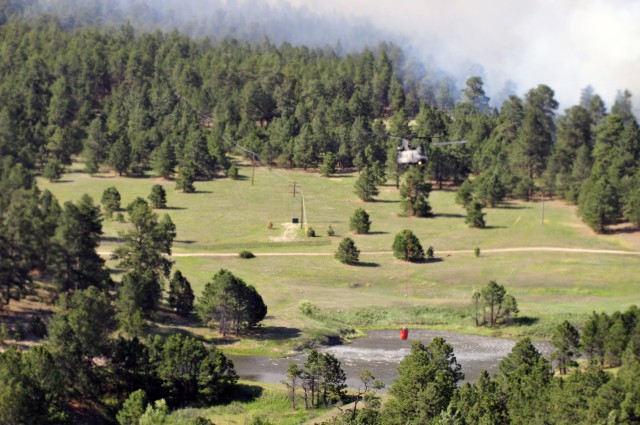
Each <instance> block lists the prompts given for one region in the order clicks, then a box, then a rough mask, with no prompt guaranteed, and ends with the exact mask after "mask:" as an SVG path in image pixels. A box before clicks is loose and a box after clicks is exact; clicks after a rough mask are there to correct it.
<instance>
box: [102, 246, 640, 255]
mask: <svg viewBox="0 0 640 425" xmlns="http://www.w3.org/2000/svg"><path fill="white" fill-rule="evenodd" d="M509 252H565V253H574V254H605V255H635V256H640V251H621V250H613V249H582V248H561V247H544V246H541V247H520V248H494V249H482V253H483V254H501V253H509ZM391 253H392V251H361V252H360V254H363V255H387V254H391ZM436 253H437V254H445V255H452V254H471V253H473V250H471V249H465V250H458V251H455V250H453V251H451V250H449V251H447V250H445V251H440V250H438V251H436ZM98 254H100V255H102V256H105V257H107V256H110V255H111V252H109V251H101V252H98ZM254 254H255V256H256V257H321V256H327V255H334V253H333V252H264V253H255V252H254ZM237 256H238V254H237V253H222V252H185V253H174V254H172V257H237Z"/></svg>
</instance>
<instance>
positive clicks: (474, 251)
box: [473, 246, 480, 257]
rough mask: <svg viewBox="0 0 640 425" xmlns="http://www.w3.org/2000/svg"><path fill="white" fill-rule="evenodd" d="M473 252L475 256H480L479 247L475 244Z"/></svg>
mask: <svg viewBox="0 0 640 425" xmlns="http://www.w3.org/2000/svg"><path fill="white" fill-rule="evenodd" d="M473 254H474V255H475V256H476V257H479V256H480V247H479V246H477V247H476V248H475V249H474V250H473Z"/></svg>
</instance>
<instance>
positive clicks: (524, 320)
mask: <svg viewBox="0 0 640 425" xmlns="http://www.w3.org/2000/svg"><path fill="white" fill-rule="evenodd" d="M512 321H513V324H514V326H532V325H535V324H536V323H538V322H539V321H540V319H538V318H537V317H529V316H522V317H514V318H513V319H512Z"/></svg>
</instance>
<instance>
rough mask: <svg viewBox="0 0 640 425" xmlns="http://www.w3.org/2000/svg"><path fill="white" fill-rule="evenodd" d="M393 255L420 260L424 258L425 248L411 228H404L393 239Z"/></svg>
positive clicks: (407, 259)
mask: <svg viewBox="0 0 640 425" xmlns="http://www.w3.org/2000/svg"><path fill="white" fill-rule="evenodd" d="M392 249H393V256H394V257H396V258H398V259H400V260H404V261H420V260H422V259H424V250H423V249H422V245H420V240H419V239H418V238H417V237H416V235H414V234H413V232H412V231H411V230H403V231H402V232H400V233H398V234H397V235H396V237H395V239H394V240H393V246H392Z"/></svg>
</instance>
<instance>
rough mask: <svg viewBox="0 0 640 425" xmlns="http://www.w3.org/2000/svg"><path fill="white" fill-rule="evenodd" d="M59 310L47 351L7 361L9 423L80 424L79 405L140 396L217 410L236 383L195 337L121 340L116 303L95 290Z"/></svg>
mask: <svg viewBox="0 0 640 425" xmlns="http://www.w3.org/2000/svg"><path fill="white" fill-rule="evenodd" d="M59 304H60V311H59V312H58V313H56V314H55V315H54V317H53V318H52V320H51V323H50V324H49V335H48V337H47V339H46V340H45V343H44V344H43V345H42V346H39V347H34V348H31V349H29V350H26V351H24V352H21V351H19V350H17V349H15V348H14V347H9V349H7V350H6V351H5V352H4V353H0V388H2V390H0V422H2V423H6V424H14V423H15V424H18V423H32V424H42V423H65V422H67V421H68V420H70V419H72V418H73V417H74V414H73V412H72V410H73V409H72V408H71V405H70V403H71V402H72V400H83V403H86V402H92V403H95V404H97V405H100V404H102V403H103V401H104V400H105V399H107V398H109V397H114V398H115V399H116V400H118V401H119V402H123V401H124V400H125V399H126V398H127V397H128V396H129V395H130V394H132V393H133V392H135V391H138V390H141V391H144V394H145V396H146V397H148V398H149V399H150V400H158V399H165V400H166V401H167V402H168V404H169V405H170V406H185V405H194V404H195V405H197V404H201V403H203V404H207V405H210V404H213V403H217V402H219V401H220V400H221V399H222V398H223V397H224V396H225V394H227V392H228V391H229V389H230V387H231V386H232V385H233V384H234V383H235V382H236V380H237V376H236V373H235V370H234V367H233V363H232V362H231V361H230V360H228V359H227V358H226V357H225V356H224V355H223V354H222V352H221V351H219V350H217V349H216V348H215V347H213V346H210V347H206V346H205V345H204V344H203V343H202V342H201V341H199V340H196V339H194V338H192V337H188V336H187V337H185V336H182V335H180V334H174V335H171V336H169V337H166V338H164V337H160V336H155V337H149V338H147V339H146V340H144V341H143V340H139V339H138V338H137V337H133V338H125V337H123V336H118V335H116V334H114V333H113V331H114V330H115V329H116V315H115V310H114V308H113V305H112V302H111V300H109V298H108V295H107V294H105V293H104V292H101V291H100V290H99V289H97V288H96V287H94V286H91V287H89V288H88V289H81V290H78V291H75V292H74V293H73V294H72V295H71V296H68V297H67V296H63V297H62V298H61V300H60V302H59ZM136 423H137V422H136Z"/></svg>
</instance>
